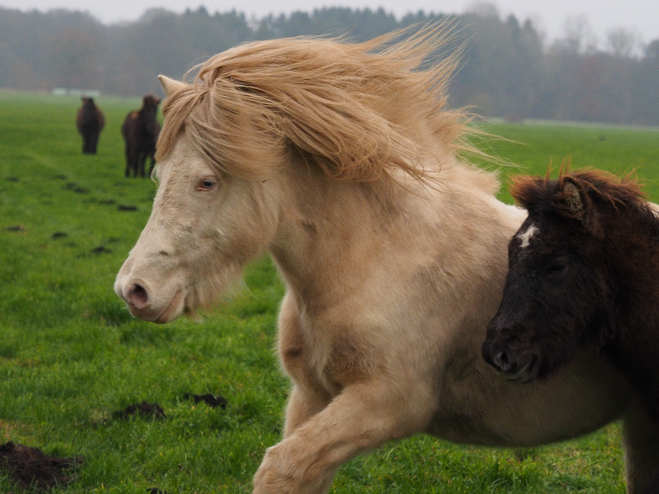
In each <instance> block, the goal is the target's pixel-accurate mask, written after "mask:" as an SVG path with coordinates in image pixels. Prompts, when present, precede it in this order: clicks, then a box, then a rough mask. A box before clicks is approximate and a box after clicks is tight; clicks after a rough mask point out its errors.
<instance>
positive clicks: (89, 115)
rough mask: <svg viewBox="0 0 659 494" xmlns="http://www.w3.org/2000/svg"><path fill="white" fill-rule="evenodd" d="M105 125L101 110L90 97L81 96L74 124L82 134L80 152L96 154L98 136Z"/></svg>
mask: <svg viewBox="0 0 659 494" xmlns="http://www.w3.org/2000/svg"><path fill="white" fill-rule="evenodd" d="M104 125H105V118H104V117H103V113H101V110H99V108H98V107H97V106H96V105H95V104H94V100H93V99H92V98H82V107H80V109H78V114H77V115H76V126H77V127H78V132H80V135H81V136H82V152H83V153H84V154H96V147H97V146H98V137H99V135H100V134H101V130H103V126H104Z"/></svg>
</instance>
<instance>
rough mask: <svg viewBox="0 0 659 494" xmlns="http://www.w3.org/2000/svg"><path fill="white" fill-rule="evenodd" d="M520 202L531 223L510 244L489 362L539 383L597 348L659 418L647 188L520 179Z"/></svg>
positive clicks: (658, 283) (658, 242)
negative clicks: (578, 355)
mask: <svg viewBox="0 0 659 494" xmlns="http://www.w3.org/2000/svg"><path fill="white" fill-rule="evenodd" d="M511 194H512V195H513V197H514V198H515V200H516V201H517V202H518V203H519V204H520V205H522V206H523V207H524V208H526V209H527V210H528V212H529V216H528V218H527V220H526V221H525V222H524V224H523V225H522V227H521V228H520V230H519V231H518V233H517V234H516V235H515V236H514V237H513V239H512V240H511V242H510V246H509V272H508V276H507V279H506V285H505V289H504V296H503V301H502V302H501V306H500V308H499V311H498V312H497V314H496V316H495V317H494V319H493V320H492V321H491V322H490V324H489V325H488V328H487V339H486V340H485V342H484V344H483V357H484V358H485V360H486V361H487V362H489V363H490V364H492V365H493V366H495V367H496V368H497V369H498V370H499V371H500V372H501V373H502V374H503V375H504V376H506V377H507V378H509V379H512V380H515V381H519V382H530V381H533V380H535V379H536V378H539V377H544V376H548V375H550V374H552V373H553V372H554V371H555V370H556V369H557V368H559V367H560V366H562V365H564V364H566V363H567V362H569V361H570V360H571V359H572V357H573V356H574V355H575V353H576V352H577V351H578V350H580V349H582V348H585V347H591V348H594V349H595V350H597V351H599V352H602V353H604V354H605V355H608V356H609V357H610V358H611V359H612V360H613V362H614V363H615V364H616V365H617V366H618V367H619V368H621V369H622V370H623V371H624V372H625V373H626V375H627V376H628V377H629V379H630V381H631V382H632V383H633V384H634V385H635V386H636V387H637V388H638V390H639V391H640V393H641V394H642V396H643V397H644V398H645V400H647V403H648V405H649V407H650V408H651V411H652V413H653V414H654V416H655V417H657V418H658V419H659V220H658V219H657V212H656V211H655V209H654V208H653V205H652V204H651V203H648V202H647V201H646V200H645V199H644V196H643V193H642V192H641V187H640V185H639V184H638V182H636V181H635V180H633V179H631V178H630V177H629V176H627V177H625V178H622V179H621V178H618V177H616V176H614V175H611V174H609V173H606V172H603V171H594V170H592V171H581V172H575V173H569V172H563V173H561V174H560V176H559V178H558V180H549V179H548V178H547V177H545V178H541V177H523V176H522V177H517V178H516V179H515V180H514V183H513V185H512V188H511ZM658 467H659V465H658Z"/></svg>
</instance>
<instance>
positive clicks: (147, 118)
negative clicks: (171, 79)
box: [140, 94, 160, 135]
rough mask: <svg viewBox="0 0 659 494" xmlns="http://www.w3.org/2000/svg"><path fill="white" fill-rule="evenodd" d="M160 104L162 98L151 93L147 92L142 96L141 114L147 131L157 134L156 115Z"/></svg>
mask: <svg viewBox="0 0 659 494" xmlns="http://www.w3.org/2000/svg"><path fill="white" fill-rule="evenodd" d="M159 104H160V99H158V98H156V97H155V96H153V95H151V94H147V95H146V96H144V97H143V98H142V108H141V109H140V114H141V115H142V120H143V121H144V125H145V126H146V129H147V131H148V132H149V133H150V134H152V135H155V133H156V116H157V114H158V105H159Z"/></svg>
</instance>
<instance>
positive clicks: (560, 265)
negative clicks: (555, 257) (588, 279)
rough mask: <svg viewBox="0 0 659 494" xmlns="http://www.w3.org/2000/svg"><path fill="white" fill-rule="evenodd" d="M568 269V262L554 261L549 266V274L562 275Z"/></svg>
mask: <svg viewBox="0 0 659 494" xmlns="http://www.w3.org/2000/svg"><path fill="white" fill-rule="evenodd" d="M565 268H567V262H566V261H564V260H560V261H554V262H552V263H551V264H549V266H547V274H560V273H562V272H563V271H565Z"/></svg>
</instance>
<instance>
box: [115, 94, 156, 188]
mask: <svg viewBox="0 0 659 494" xmlns="http://www.w3.org/2000/svg"><path fill="white" fill-rule="evenodd" d="M159 103H160V100H159V99H158V98H156V97H155V96H152V95H150V94H147V95H146V96H144V98H143V99H142V108H140V109H139V110H135V111H132V112H130V113H129V114H128V115H126V119H125V120H124V123H123V125H122V126H121V135H123V136H124V143H125V146H126V147H125V149H126V176H127V177H130V176H131V173H132V175H133V176H134V177H137V176H138V175H139V176H140V177H144V176H145V170H144V167H145V162H146V159H147V158H149V159H150V167H149V175H150V174H151V171H152V170H153V165H154V164H155V157H154V155H155V152H156V141H157V140H158V134H159V133H160V124H159V123H158V121H157V120H156V114H157V113H158V104H159Z"/></svg>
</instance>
